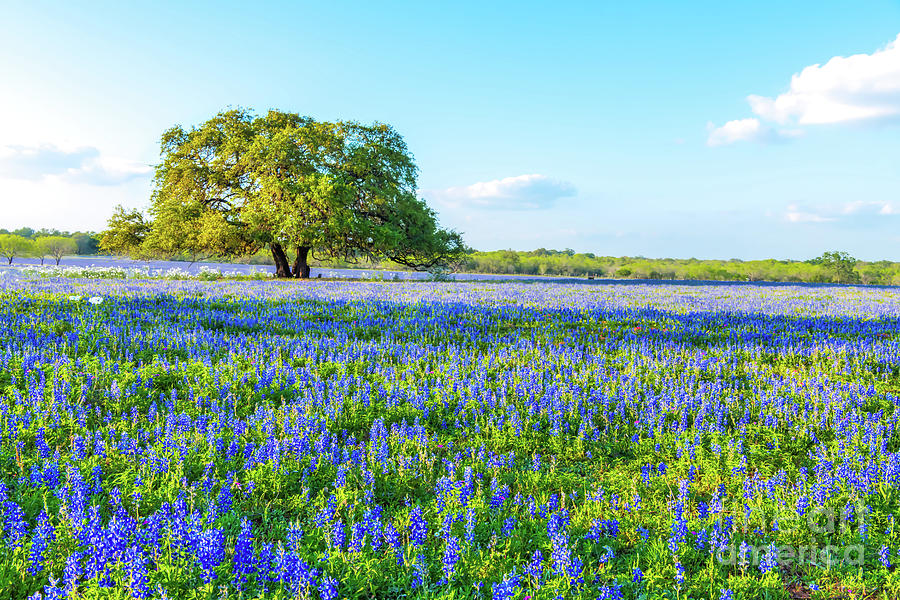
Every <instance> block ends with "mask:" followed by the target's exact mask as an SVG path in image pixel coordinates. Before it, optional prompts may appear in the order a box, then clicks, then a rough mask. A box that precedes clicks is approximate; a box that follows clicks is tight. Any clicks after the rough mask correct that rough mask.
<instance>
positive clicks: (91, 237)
mask: <svg viewBox="0 0 900 600" xmlns="http://www.w3.org/2000/svg"><path fill="white" fill-rule="evenodd" d="M0 235H3V236H16V237H19V238H22V240H24V241H22V240H15V239H14V238H13V239H12V240H11V241H15V242H18V244H19V245H20V246H21V248H22V253H23V254H21V255H24V254H28V253H29V251H31V253H33V252H34V251H36V248H35V247H34V242H36V241H37V240H38V239H39V238H69V239H71V240H72V241H73V242H75V249H74V251H73V254H78V255H91V254H97V252H98V251H99V250H100V236H99V235H98V234H97V233H95V232H93V231H75V232H69V231H60V230H58V229H32V228H31V227H20V228H19V229H13V230H9V229H3V228H0ZM6 239H8V240H10V238H6Z"/></svg>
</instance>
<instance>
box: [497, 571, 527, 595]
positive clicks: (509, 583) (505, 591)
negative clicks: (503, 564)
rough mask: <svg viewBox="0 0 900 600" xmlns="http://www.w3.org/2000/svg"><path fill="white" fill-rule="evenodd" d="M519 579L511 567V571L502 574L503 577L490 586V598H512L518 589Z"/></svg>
mask: <svg viewBox="0 0 900 600" xmlns="http://www.w3.org/2000/svg"><path fill="white" fill-rule="evenodd" d="M520 581H521V577H520V576H519V575H518V574H517V572H516V569H515V568H513V570H512V572H511V573H508V574H506V575H504V576H503V579H501V580H500V581H499V582H498V583H495V584H494V585H493V586H491V598H492V600H512V599H513V598H514V597H515V596H516V592H517V591H518V590H519V584H520Z"/></svg>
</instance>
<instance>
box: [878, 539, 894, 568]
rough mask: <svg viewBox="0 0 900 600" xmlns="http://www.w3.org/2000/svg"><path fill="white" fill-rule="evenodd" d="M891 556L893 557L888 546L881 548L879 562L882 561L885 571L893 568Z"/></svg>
mask: <svg viewBox="0 0 900 600" xmlns="http://www.w3.org/2000/svg"><path fill="white" fill-rule="evenodd" d="M890 556H891V550H890V548H888V547H887V546H884V545H883V546H881V548H880V549H879V550H878V560H880V561H881V565H882V566H883V567H884V568H885V569H890V568H891V560H890Z"/></svg>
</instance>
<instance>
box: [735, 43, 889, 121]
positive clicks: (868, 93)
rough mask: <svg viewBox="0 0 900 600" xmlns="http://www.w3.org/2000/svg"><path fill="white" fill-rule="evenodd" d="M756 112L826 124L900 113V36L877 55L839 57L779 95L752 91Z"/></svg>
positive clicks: (773, 117)
mask: <svg viewBox="0 0 900 600" xmlns="http://www.w3.org/2000/svg"><path fill="white" fill-rule="evenodd" d="M747 100H748V101H749V102H750V108H751V109H752V110H753V112H754V113H755V114H756V115H758V116H760V117H761V118H763V119H765V120H767V121H775V122H778V123H788V122H796V123H798V124H800V125H820V124H826V123H844V122H848V121H863V120H873V119H886V118H891V117H898V116H900V35H898V36H897V39H895V40H894V41H893V42H891V43H889V44H888V45H887V46H885V47H884V48H882V49H881V50H877V51H875V52H873V53H872V54H854V55H853V56H847V57H844V56H835V57H834V58H832V59H831V60H829V61H828V62H826V63H825V64H824V65H818V64H817V65H812V66H809V67H806V68H805V69H803V70H802V71H800V73H797V74H795V75H794V76H793V77H792V78H791V87H790V90H788V91H787V92H785V93H784V94H781V95H779V96H778V97H776V98H774V99H773V98H766V97H763V96H755V95H751V96H749V97H748V98H747Z"/></svg>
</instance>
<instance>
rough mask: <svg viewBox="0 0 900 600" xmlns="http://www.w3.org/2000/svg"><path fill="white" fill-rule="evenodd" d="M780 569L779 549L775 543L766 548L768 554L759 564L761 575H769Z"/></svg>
mask: <svg viewBox="0 0 900 600" xmlns="http://www.w3.org/2000/svg"><path fill="white" fill-rule="evenodd" d="M776 569H778V548H777V547H776V546H775V544H774V543H772V544H769V545H768V546H767V547H766V552H765V554H764V555H763V557H762V559H761V560H760V562H759V570H760V572H761V573H768V572H770V571H773V570H776Z"/></svg>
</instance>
